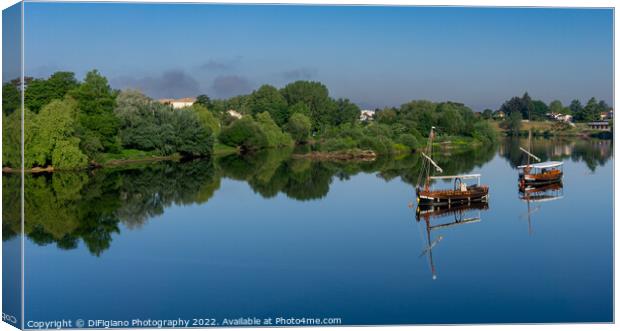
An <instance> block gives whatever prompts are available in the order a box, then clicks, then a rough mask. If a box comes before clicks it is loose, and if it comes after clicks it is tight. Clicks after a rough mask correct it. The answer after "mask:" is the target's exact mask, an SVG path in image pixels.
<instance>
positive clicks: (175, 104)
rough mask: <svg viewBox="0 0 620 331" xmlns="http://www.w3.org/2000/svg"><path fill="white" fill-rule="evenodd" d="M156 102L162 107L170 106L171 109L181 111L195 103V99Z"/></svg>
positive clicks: (160, 100)
mask: <svg viewBox="0 0 620 331" xmlns="http://www.w3.org/2000/svg"><path fill="white" fill-rule="evenodd" d="M157 102H159V103H162V104H164V105H170V106H172V108H173V109H181V108H185V107H190V106H191V105H193V104H194V102H196V98H181V99H159V100H157Z"/></svg>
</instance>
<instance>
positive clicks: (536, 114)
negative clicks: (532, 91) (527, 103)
mask: <svg viewBox="0 0 620 331" xmlns="http://www.w3.org/2000/svg"><path fill="white" fill-rule="evenodd" d="M548 112H549V107H548V106H547V104H546V103H544V102H543V101H541V100H534V101H532V114H531V115H532V120H536V121H539V120H543V119H544V118H545V116H546V115H547V113H548Z"/></svg>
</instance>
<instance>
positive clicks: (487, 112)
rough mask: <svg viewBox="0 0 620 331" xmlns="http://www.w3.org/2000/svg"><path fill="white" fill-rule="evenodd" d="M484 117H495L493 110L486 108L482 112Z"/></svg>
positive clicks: (486, 118)
mask: <svg viewBox="0 0 620 331" xmlns="http://www.w3.org/2000/svg"><path fill="white" fill-rule="evenodd" d="M481 116H482V118H484V119H485V120H490V119H491V117H493V110H491V109H489V108H487V109H485V110H483V111H482V114H481Z"/></svg>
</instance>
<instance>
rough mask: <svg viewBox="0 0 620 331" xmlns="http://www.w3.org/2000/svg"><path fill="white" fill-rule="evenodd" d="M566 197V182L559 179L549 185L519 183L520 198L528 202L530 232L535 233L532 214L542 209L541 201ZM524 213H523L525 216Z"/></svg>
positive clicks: (527, 213)
mask: <svg viewBox="0 0 620 331" xmlns="http://www.w3.org/2000/svg"><path fill="white" fill-rule="evenodd" d="M562 198H564V184H563V183H562V181H561V180H560V181H557V182H554V183H550V184H547V185H538V186H523V185H521V184H520V185H519V199H521V200H523V201H525V202H526V203H527V212H526V213H525V215H527V227H528V233H529V234H530V235H532V234H533V233H534V231H533V228H532V214H534V213H536V212H538V211H539V210H540V207H541V206H540V205H539V204H540V203H544V202H552V201H556V200H559V199H562ZM523 216H524V215H521V217H523Z"/></svg>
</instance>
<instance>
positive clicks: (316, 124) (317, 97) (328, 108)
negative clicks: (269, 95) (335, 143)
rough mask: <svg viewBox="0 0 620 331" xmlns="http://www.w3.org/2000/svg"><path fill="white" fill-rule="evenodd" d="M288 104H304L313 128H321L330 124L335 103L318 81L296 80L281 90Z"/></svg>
mask: <svg viewBox="0 0 620 331" xmlns="http://www.w3.org/2000/svg"><path fill="white" fill-rule="evenodd" d="M281 93H282V96H284V99H286V101H287V103H288V104H289V105H294V104H296V103H299V102H301V103H303V104H305V105H306V106H307V107H308V109H309V110H310V118H311V119H312V126H313V129H314V130H322V129H323V128H325V127H326V126H327V125H329V124H330V122H331V120H332V116H331V114H332V112H333V111H334V108H335V104H334V103H333V101H332V100H331V99H330V98H329V91H328V90H327V87H326V86H325V85H323V84H321V83H319V82H308V81H296V82H293V83H290V84H288V85H286V86H285V87H284V88H283V89H282V90H281Z"/></svg>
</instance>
